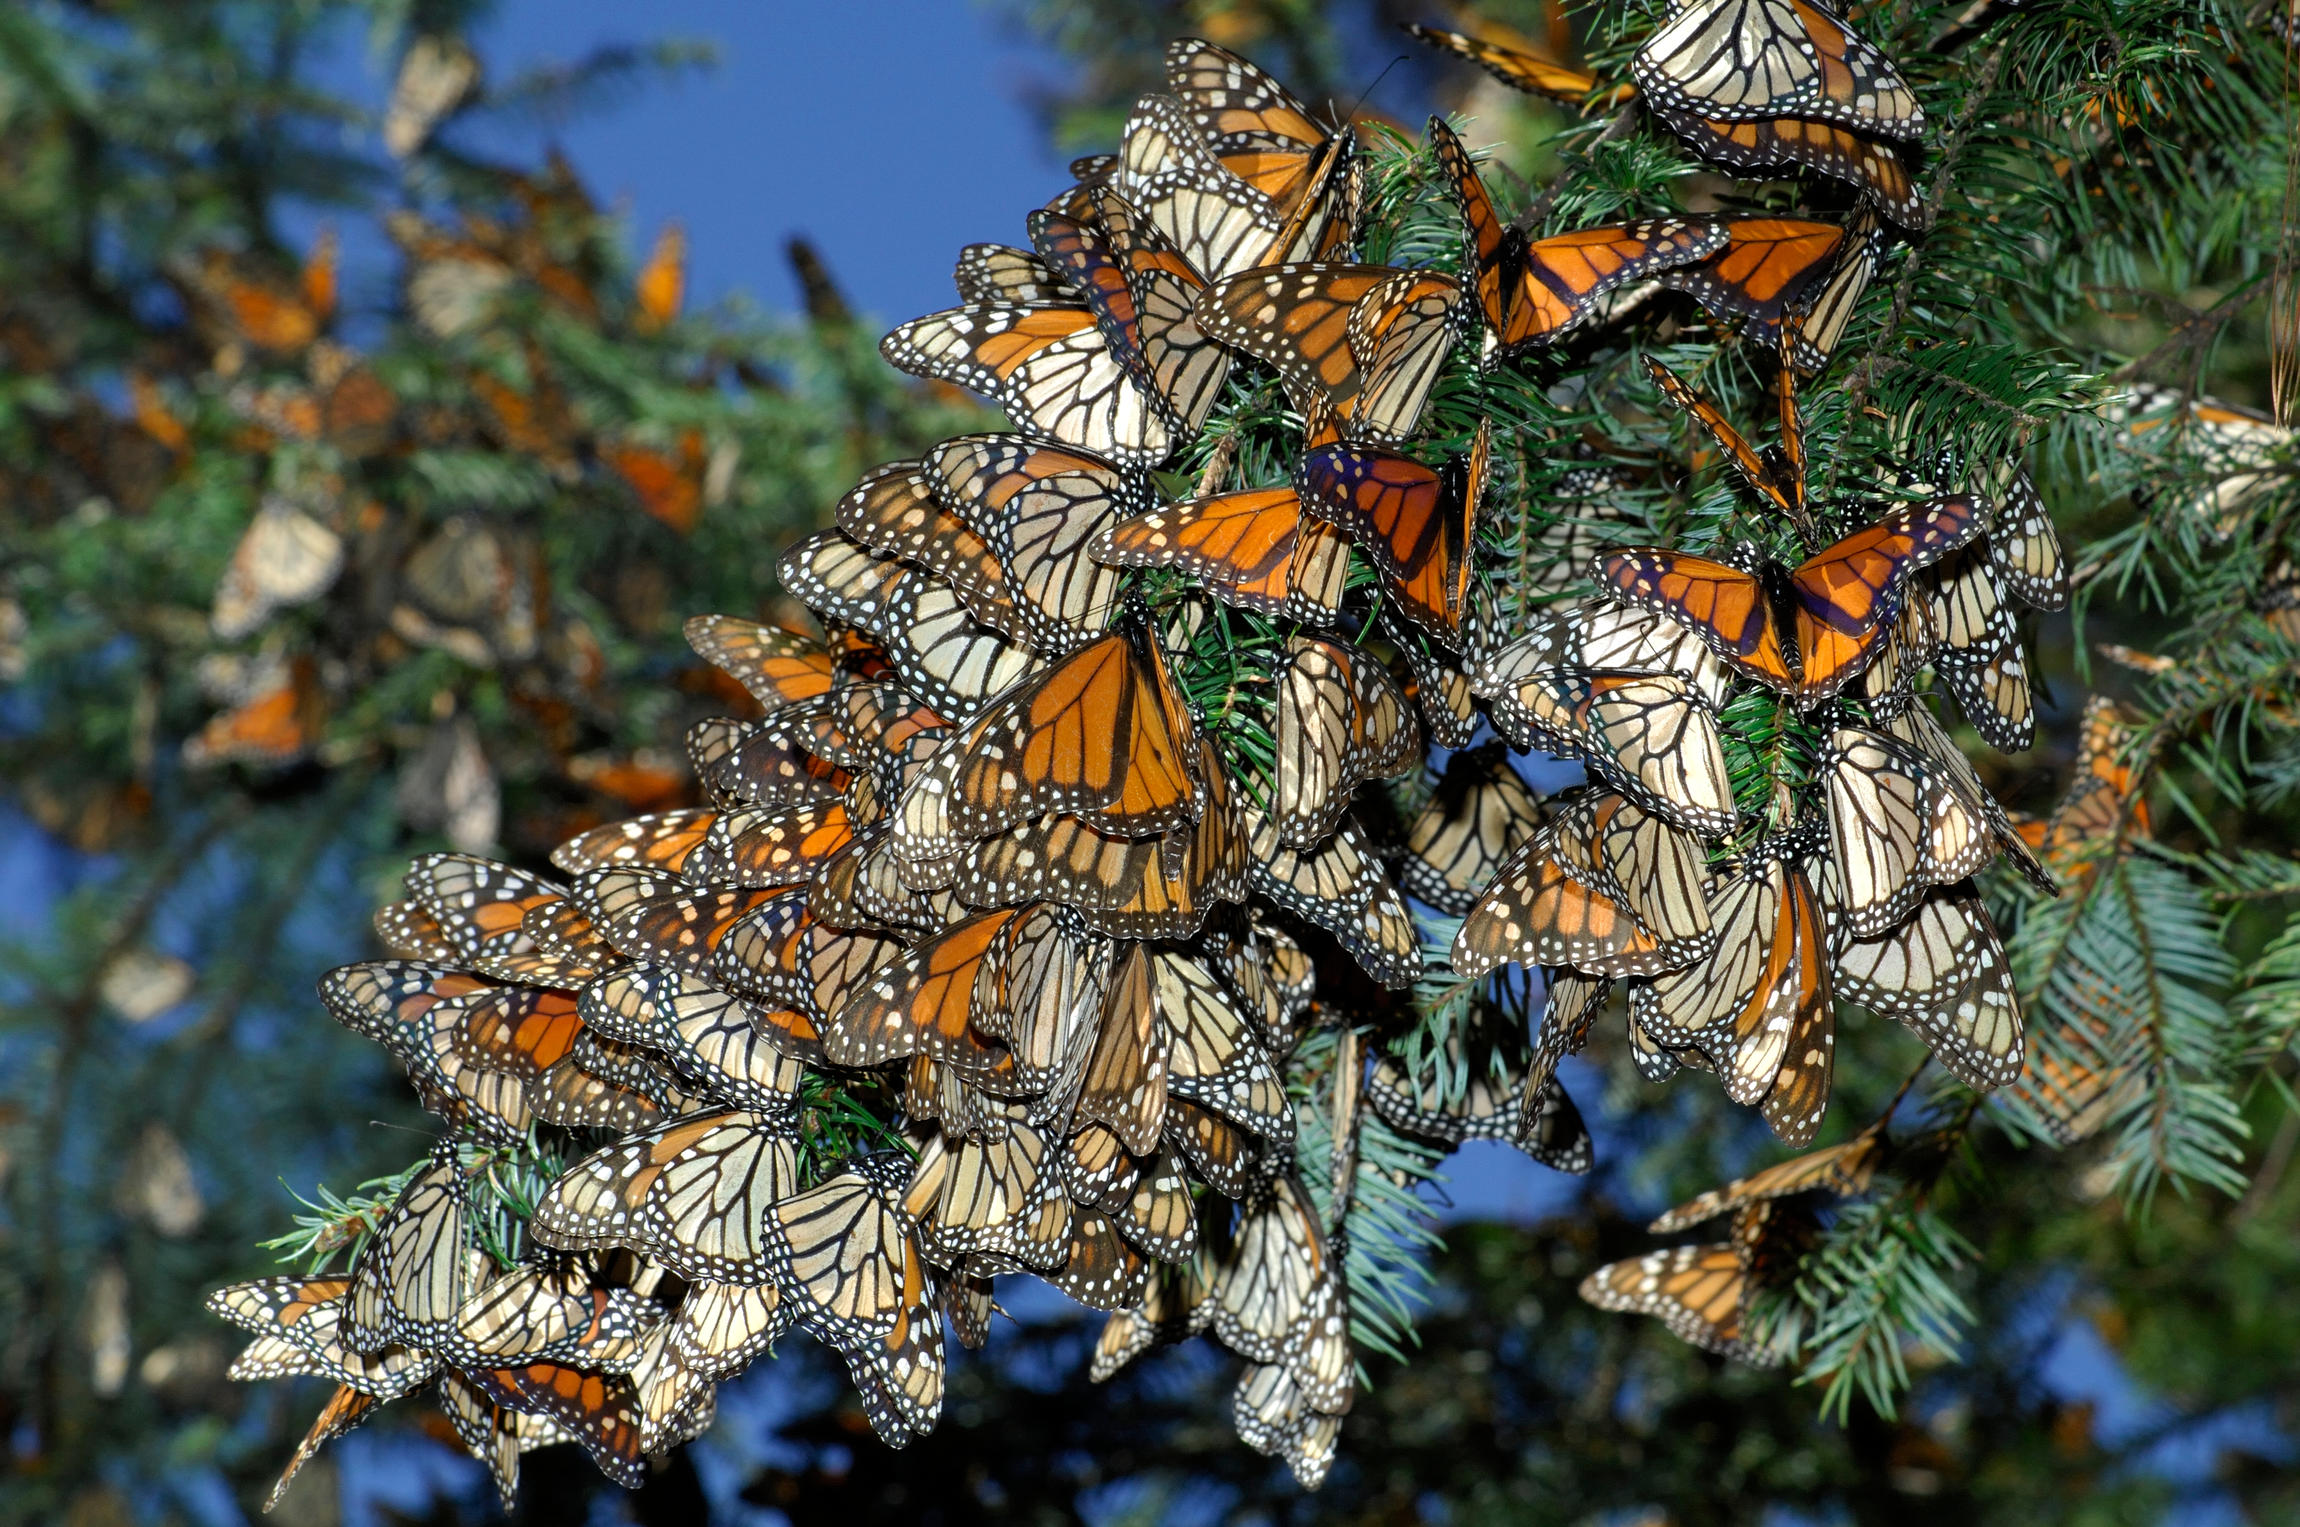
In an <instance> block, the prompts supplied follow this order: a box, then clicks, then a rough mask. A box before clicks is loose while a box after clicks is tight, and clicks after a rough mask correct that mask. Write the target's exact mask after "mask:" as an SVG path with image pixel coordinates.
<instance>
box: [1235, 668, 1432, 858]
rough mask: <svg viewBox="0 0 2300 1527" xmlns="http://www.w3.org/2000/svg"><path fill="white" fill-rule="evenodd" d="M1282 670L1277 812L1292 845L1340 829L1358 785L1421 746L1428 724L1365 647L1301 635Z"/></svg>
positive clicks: (1282, 834)
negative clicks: (1423, 725) (1418, 719)
mask: <svg viewBox="0 0 2300 1527" xmlns="http://www.w3.org/2000/svg"><path fill="white" fill-rule="evenodd" d="M1286 650H1287V661H1286V666H1285V668H1284V670H1283V671H1282V672H1281V673H1280V675H1279V678H1278V721H1277V726H1276V728H1275V736H1276V741H1277V768H1276V773H1275V787H1276V794H1275V796H1274V798H1273V800H1272V803H1271V808H1270V818H1271V821H1272V822H1273V823H1275V824H1276V826H1277V829H1278V840H1279V841H1280V842H1281V843H1283V844H1285V845H1286V846H1287V847H1288V848H1309V847H1311V846H1313V845H1314V844H1316V843H1317V842H1318V841H1319V840H1320V839H1322V838H1324V837H1325V836H1326V835H1327V834H1328V833H1330V832H1332V831H1333V829H1334V827H1335V826H1336V825H1337V824H1338V823H1339V822H1340V821H1341V818H1342V815H1343V813H1344V812H1346V811H1348V810H1349V808H1350V799H1351V797H1352V795H1353V794H1354V793H1355V792H1356V790H1357V787H1358V786H1359V785H1360V784H1362V783H1363V782H1365V781H1366V780H1369V779H1388V778H1390V777H1392V776H1394V775H1396V774H1397V773H1399V772H1400V771H1402V770H1404V769H1405V768H1406V767H1407V766H1408V765H1410V764H1411V763H1412V762H1413V761H1414V760H1415V759H1417V758H1419V757H1420V754H1421V732H1420V729H1419V728H1418V727H1417V726H1415V725H1414V718H1413V714H1412V712H1411V711H1409V710H1408V709H1407V708H1406V697H1405V695H1404V693H1403V692H1402V691H1401V690H1399V688H1398V684H1397V680H1395V679H1393V678H1391V677H1390V674H1389V670H1388V669H1386V668H1384V667H1382V666H1381V665H1380V664H1379V663H1376V662H1375V661H1374V660H1373V659H1372V658H1371V657H1370V656H1368V655H1367V654H1365V653H1364V652H1363V651H1354V650H1353V649H1351V648H1349V647H1346V646H1343V645H1342V644H1340V643H1338V642H1332V641H1326V640H1323V639H1321V638H1317V637H1307V636H1297V637H1293V638H1291V639H1289V640H1288V642H1287V644H1286Z"/></svg>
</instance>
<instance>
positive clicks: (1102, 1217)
mask: <svg viewBox="0 0 2300 1527" xmlns="http://www.w3.org/2000/svg"><path fill="white" fill-rule="evenodd" d="M1150 1276H1151V1263H1150V1261H1149V1260H1148V1259H1147V1258H1146V1257H1144V1256H1143V1255H1142V1253H1141V1252H1139V1251H1137V1250H1135V1248H1134V1246H1133V1245H1132V1244H1131V1243H1130V1242H1128V1241H1127V1240H1126V1238H1125V1237H1123V1236H1121V1235H1120V1234H1119V1233H1118V1227H1117V1225H1116V1224H1115V1223H1114V1222H1113V1221H1112V1220H1111V1218H1110V1216H1108V1215H1107V1214H1103V1213H1101V1212H1099V1211H1095V1210H1089V1209H1080V1210H1078V1211H1077V1212H1076V1213H1075V1214H1073V1215H1072V1216H1071V1221H1070V1246H1069V1255H1067V1256H1066V1257H1065V1258H1064V1259H1063V1261H1062V1263H1061V1265H1060V1266H1058V1267H1056V1268H1053V1269H1052V1270H1050V1271H1049V1272H1048V1273H1047V1275H1046V1281H1047V1282H1048V1283H1050V1284H1052V1285H1053V1286H1054V1287H1055V1288H1057V1289H1059V1290H1061V1291H1062V1292H1063V1293H1065V1294H1068V1295H1069V1296H1070V1297H1071V1298H1073V1299H1075V1300H1077V1301H1078V1302H1079V1303H1080V1304H1083V1305H1085V1306H1086V1307H1087V1308H1088V1309H1095V1310H1123V1309H1129V1308H1131V1307H1132V1306H1133V1305H1134V1304H1135V1303H1136V1301H1138V1300H1139V1299H1140V1298H1141V1297H1142V1291H1143V1289H1144V1288H1146V1287H1147V1286H1148V1285H1149V1282H1150Z"/></svg>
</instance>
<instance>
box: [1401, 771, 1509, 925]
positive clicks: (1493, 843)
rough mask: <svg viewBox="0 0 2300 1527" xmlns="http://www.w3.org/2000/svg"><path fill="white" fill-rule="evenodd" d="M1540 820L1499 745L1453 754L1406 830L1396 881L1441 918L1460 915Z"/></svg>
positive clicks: (1467, 908) (1473, 901) (1406, 891)
mask: <svg viewBox="0 0 2300 1527" xmlns="http://www.w3.org/2000/svg"><path fill="white" fill-rule="evenodd" d="M1543 819H1544V814H1543V812H1542V808H1541V803H1540V802H1539V801H1537V800H1535V799H1534V795H1533V792H1532V791H1531V790H1530V789H1528V788H1527V787H1526V784H1525V781H1524V780H1523V779H1521V778H1519V776H1518V773H1517V771H1516V770H1515V769H1513V768H1511V767H1510V764H1509V752H1508V749H1507V748H1506V747H1505V745H1504V744H1502V743H1500V742H1498V741H1497V742H1490V743H1487V744H1486V745H1485V746H1484V747H1480V748H1474V749H1470V750H1468V751H1465V752H1459V753H1456V754H1454V755H1453V756H1452V757H1451V758H1448V759H1447V760H1446V765H1445V772H1444V773H1443V774H1442V775H1440V776H1439V778H1438V783H1437V789H1436V790H1435V791H1434V792H1432V793H1431V795H1430V799H1429V803H1428V804H1427V805H1425V806H1424V807H1423V808H1422V809H1421V811H1420V813H1419V814H1417V815H1416V816H1415V817H1414V820H1413V822H1412V824H1411V825H1410V826H1409V827H1408V828H1407V830H1406V851H1405V854H1404V856H1403V857H1401V858H1400V859H1399V860H1398V861H1397V865H1396V869H1395V873H1396V875H1397V880H1398V885H1399V887H1400V888H1401V889H1402V890H1404V891H1405V893H1406V894H1407V895H1409V896H1412V897H1414V898H1415V899H1417V900H1420V901H1425V902H1427V903H1429V904H1430V905H1431V906H1432V907H1435V908H1436V909H1437V910H1438V911H1440V912H1442V913H1445V914H1446V915H1447V916H1449V917H1460V916H1463V915H1465V914H1467V913H1468V911H1469V909H1470V907H1471V906H1472V905H1473V904H1475V902H1476V899H1477V897H1478V895H1479V894H1480V893H1481V892H1483V891H1484V890H1485V888H1486V886H1487V885H1488V884H1489V883H1490V882H1491V881H1492V880H1493V877H1494V875H1495V874H1496V873H1497V872H1498V871H1499V870H1500V868H1501V866H1502V865H1503V863H1504V862H1506V861H1507V860H1508V859H1509V857H1510V856H1511V855H1512V854H1513V853H1515V852H1516V850H1517V848H1518V846H1519V845H1520V844H1522V843H1523V842H1524V841H1525V840H1526V839H1527V838H1529V837H1531V836H1532V835H1533V832H1534V830H1535V829H1536V828H1538V827H1539V826H1540V825H1541V823H1542V821H1543Z"/></svg>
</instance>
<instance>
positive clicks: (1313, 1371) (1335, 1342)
mask: <svg viewBox="0 0 2300 1527" xmlns="http://www.w3.org/2000/svg"><path fill="white" fill-rule="evenodd" d="M1286 1374H1287V1377H1289V1378H1291V1379H1292V1380H1293V1381H1294V1383H1295V1384H1296V1385H1297V1386H1299V1387H1300V1390H1301V1394H1302V1398H1303V1400H1304V1401H1305V1402H1306V1403H1307V1404H1308V1406H1309V1408H1310V1409H1311V1410H1312V1411H1314V1412H1322V1413H1325V1414H1328V1415H1339V1414H1340V1413H1341V1412H1343V1411H1346V1410H1348V1409H1349V1408H1350V1400H1351V1397H1352V1395H1353V1394H1354V1393H1355V1392H1356V1390H1357V1377H1358V1373H1357V1354H1356V1352H1355V1351H1354V1350H1353V1349H1352V1348H1351V1346H1350V1299H1349V1291H1348V1288H1347V1286H1346V1285H1345V1284H1344V1283H1343V1281H1342V1273H1341V1269H1340V1268H1339V1267H1338V1266H1329V1267H1328V1268H1327V1270H1326V1276H1325V1277H1324V1278H1323V1279H1322V1280H1321V1281H1320V1282H1319V1283H1318V1285H1317V1286H1316V1287H1315V1288H1313V1289H1312V1290H1311V1292H1310V1300H1309V1308H1308V1310H1307V1311H1305V1312H1304V1318H1303V1320H1302V1322H1301V1324H1300V1325H1299V1326H1298V1327H1296V1330H1295V1340H1294V1343H1293V1350H1292V1351H1290V1352H1289V1353H1287V1355H1286Z"/></svg>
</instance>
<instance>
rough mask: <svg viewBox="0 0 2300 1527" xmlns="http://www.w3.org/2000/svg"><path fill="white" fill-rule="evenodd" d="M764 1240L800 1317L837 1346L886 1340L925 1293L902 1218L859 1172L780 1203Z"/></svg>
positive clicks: (780, 1284) (850, 1172) (922, 1271)
mask: <svg viewBox="0 0 2300 1527" xmlns="http://www.w3.org/2000/svg"><path fill="white" fill-rule="evenodd" d="M764 1239H765V1243H766V1248H767V1255H768V1257H769V1258H770V1259H771V1260H772V1262H773V1265H774V1282H775V1284H776V1286H777V1287H779V1288H780V1289H781V1290H782V1291H783V1296H784V1298H785V1299H786V1300H788V1301H789V1302H790V1304H791V1306H792V1308H793V1311H794V1312H795V1315H796V1318H797V1319H798V1321H799V1322H800V1323H801V1324H802V1325H804V1326H806V1327H807V1328H808V1330H810V1331H812V1332H813V1333H815V1334H816V1335H818V1336H820V1337H821V1338H822V1339H823V1340H824V1341H826V1342H828V1343H830V1344H831V1345H832V1346H834V1347H839V1348H842V1349H844V1348H847V1347H852V1346H856V1345H860V1344H862V1343H865V1342H870V1341H876V1340H881V1339H883V1338H885V1337H886V1336H887V1335H888V1334H889V1333H891V1332H892V1331H893V1330H894V1329H895V1328H896V1327H897V1326H898V1325H900V1324H901V1322H902V1320H903V1316H904V1311H905V1310H906V1309H908V1308H910V1307H912V1306H914V1305H915V1304H917V1302H918V1301H919V1299H920V1297H921V1295H922V1294H923V1293H924V1291H925V1284H926V1269H925V1267H924V1265H923V1264H922V1263H921V1262H920V1261H919V1255H918V1247H917V1245H916V1244H915V1243H913V1242H912V1240H911V1238H910V1234H909V1231H908V1230H907V1229H906V1228H905V1226H904V1224H903V1221H902V1218H901V1216H900V1215H898V1214H896V1212H895V1209H894V1206H893V1205H892V1204H891V1203H889V1202H888V1201H887V1199H886V1197H885V1196H884V1195H883V1194H882V1193H881V1192H880V1189H879V1186H878V1184H877V1183H876V1182H874V1181H872V1180H871V1178H870V1177H869V1176H867V1175H865V1174H864V1173H863V1172H861V1171H858V1170H856V1169H854V1168H853V1167H849V1168H847V1169H845V1170H843V1171H840V1172H838V1173H835V1174H834V1175H832V1176H831V1177H829V1178H827V1179H826V1180H825V1181H823V1182H822V1183H821V1184H819V1185H818V1186H816V1187H813V1188H810V1189H808V1190H807V1191H806V1192H804V1193H799V1194H795V1195H793V1196H792V1197H790V1198H786V1199H784V1200H782V1201H781V1202H780V1203H777V1204H776V1205H775V1206H774V1207H773V1208H772V1209H770V1210H769V1211H768V1212H767V1218H766V1225H765V1237H764Z"/></svg>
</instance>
